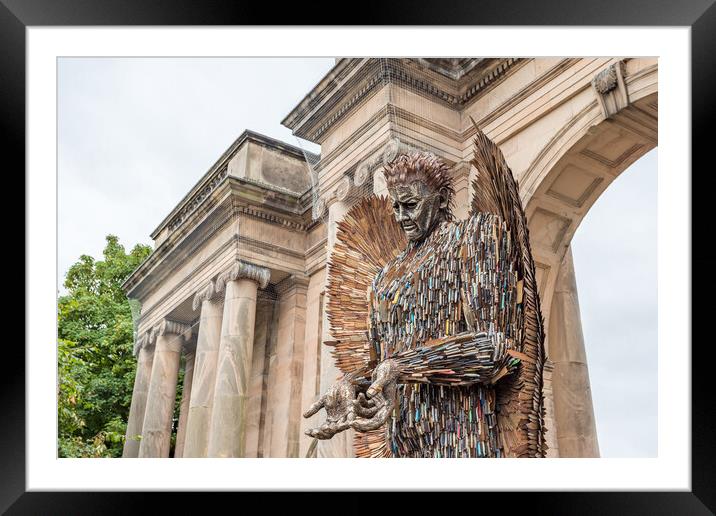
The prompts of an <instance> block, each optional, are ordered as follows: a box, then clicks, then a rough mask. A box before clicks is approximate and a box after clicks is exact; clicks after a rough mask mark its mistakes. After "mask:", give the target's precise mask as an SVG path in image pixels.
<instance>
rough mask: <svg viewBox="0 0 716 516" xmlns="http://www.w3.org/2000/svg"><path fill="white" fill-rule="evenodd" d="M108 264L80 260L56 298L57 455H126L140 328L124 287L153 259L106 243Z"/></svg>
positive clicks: (141, 249) (145, 249)
mask: <svg viewBox="0 0 716 516" xmlns="http://www.w3.org/2000/svg"><path fill="white" fill-rule="evenodd" d="M106 240H107V244H106V246H105V248H104V251H103V257H104V259H103V260H101V261H95V260H94V259H93V258H92V257H91V256H87V255H82V256H81V257H80V259H79V261H77V262H76V263H75V264H74V265H72V267H70V269H69V271H68V272H67V275H66V276H65V283H64V286H65V288H66V289H67V294H66V295H64V296H61V297H60V298H59V300H58V347H57V351H58V386H57V396H58V434H59V435H58V454H59V456H60V457H119V456H121V454H122V447H123V441H124V434H125V430H126V426H127V416H128V414H129V406H130V404H131V401H132V388H133V386H134V375H135V371H136V361H135V359H134V357H133V356H132V347H133V343H134V335H133V332H134V324H133V321H132V310H131V308H130V303H129V301H128V300H127V297H126V295H125V294H124V291H123V290H122V287H121V285H122V282H123V281H124V280H125V279H126V278H127V277H128V276H129V275H130V274H131V273H132V271H133V270H134V269H136V268H137V267H138V266H139V264H140V263H142V261H144V259H146V258H147V256H149V254H150V252H151V248H150V247H149V246H146V245H141V244H137V245H136V246H134V248H133V249H132V250H131V251H130V252H129V253H127V252H125V249H124V246H122V245H121V244H120V243H119V240H118V239H117V237H116V236H114V235H109V236H107V237H106Z"/></svg>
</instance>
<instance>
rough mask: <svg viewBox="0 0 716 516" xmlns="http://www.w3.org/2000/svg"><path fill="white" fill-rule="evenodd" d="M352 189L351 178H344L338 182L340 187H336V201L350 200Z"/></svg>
mask: <svg viewBox="0 0 716 516" xmlns="http://www.w3.org/2000/svg"><path fill="white" fill-rule="evenodd" d="M352 187H353V181H351V178H350V177H349V176H343V177H342V178H341V179H340V180H339V181H338V186H336V199H337V200H339V201H345V200H346V199H348V196H349V195H350V193H351V189H352Z"/></svg>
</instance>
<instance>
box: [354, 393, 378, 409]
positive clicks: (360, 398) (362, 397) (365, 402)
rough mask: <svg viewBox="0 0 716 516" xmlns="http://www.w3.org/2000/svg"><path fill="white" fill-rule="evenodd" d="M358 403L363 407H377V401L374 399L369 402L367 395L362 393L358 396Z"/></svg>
mask: <svg viewBox="0 0 716 516" xmlns="http://www.w3.org/2000/svg"><path fill="white" fill-rule="evenodd" d="M356 401H357V402H358V403H360V404H361V406H363V407H373V406H375V400H372V399H371V400H369V399H368V398H366V397H365V393H362V392H361V393H360V394H358V398H357V399H356Z"/></svg>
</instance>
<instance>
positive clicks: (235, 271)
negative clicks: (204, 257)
mask: <svg viewBox="0 0 716 516" xmlns="http://www.w3.org/2000/svg"><path fill="white" fill-rule="evenodd" d="M241 278H245V279H251V280H254V281H255V282H256V283H258V284H259V287H261V288H266V286H267V285H268V283H269V279H270V278H271V271H270V270H269V269H267V268H266V267H261V266H259V265H254V264H253V263H248V262H245V261H243V260H237V261H236V263H234V264H233V265H232V266H231V268H229V270H227V271H226V272H224V273H222V274H219V277H218V278H216V284H215V289H216V292H217V293H222V292H224V289H225V288H226V284H227V283H228V282H229V281H236V280H237V279H241Z"/></svg>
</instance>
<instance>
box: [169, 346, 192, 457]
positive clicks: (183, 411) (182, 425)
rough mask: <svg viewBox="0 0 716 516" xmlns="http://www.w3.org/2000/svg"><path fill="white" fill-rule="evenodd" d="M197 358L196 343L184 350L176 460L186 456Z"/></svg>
mask: <svg viewBox="0 0 716 516" xmlns="http://www.w3.org/2000/svg"><path fill="white" fill-rule="evenodd" d="M195 357H196V342H194V343H193V344H191V345H188V346H187V347H186V348H185V349H184V385H183V388H182V392H181V405H180V406H179V426H178V427H177V443H176V446H175V447H174V458H175V459H180V458H182V457H183V456H184V443H185V441H186V422H187V419H188V418H189V401H190V400H191V388H192V381H193V379H194V360H195Z"/></svg>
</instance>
